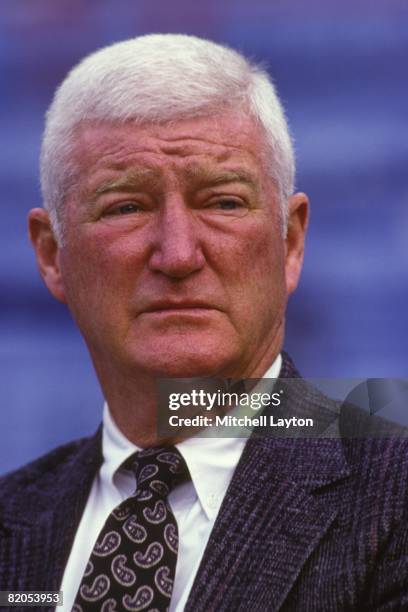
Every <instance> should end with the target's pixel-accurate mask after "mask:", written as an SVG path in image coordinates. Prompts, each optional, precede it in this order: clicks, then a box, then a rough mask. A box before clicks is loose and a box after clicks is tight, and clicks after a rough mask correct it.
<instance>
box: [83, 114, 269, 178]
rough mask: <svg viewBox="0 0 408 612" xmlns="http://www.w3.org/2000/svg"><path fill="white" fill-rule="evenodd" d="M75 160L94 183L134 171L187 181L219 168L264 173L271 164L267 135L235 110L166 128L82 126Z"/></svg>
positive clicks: (146, 126) (150, 125) (162, 126)
mask: <svg viewBox="0 0 408 612" xmlns="http://www.w3.org/2000/svg"><path fill="white" fill-rule="evenodd" d="M76 157H77V161H78V163H79V170H80V173H81V174H82V177H83V178H86V179H87V180H92V181H93V180H96V181H97V180H98V177H100V178H106V174H114V175H116V174H117V173H121V172H124V171H127V170H129V169H130V168H133V169H135V168H136V169H138V168H139V169H143V168H144V169H145V171H148V172H149V173H151V174H152V176H153V175H154V174H156V175H158V176H159V175H160V174H161V173H162V172H165V171H166V170H167V169H171V170H173V171H176V172H178V173H180V174H181V175H182V176H183V178H184V179H185V180H188V179H189V178H194V177H195V176H196V175H197V174H201V175H202V176H205V174H206V173H207V172H208V173H212V172H213V171H214V169H217V168H223V169H224V170H228V169H230V170H233V169H235V168H241V169H242V170H243V171H247V172H248V173H251V172H252V173H253V174H260V173H262V172H263V170H264V168H265V164H266V161H265V157H266V156H265V143H264V136H263V132H262V131H261V129H260V128H259V126H258V125H257V124H256V123H255V122H254V121H253V120H252V118H249V117H248V116H245V115H243V114H242V113H234V112H230V113H225V114H221V115H215V116H213V117H202V118H195V119H188V120H182V121H175V122H172V123H169V124H165V125H160V124H145V125H137V124H135V123H133V122H129V123H125V124H117V123H107V122H104V123H102V124H98V125H97V124H92V123H86V124H82V125H81V126H80V127H79V129H78V132H77V140H76ZM102 175H103V176H102Z"/></svg>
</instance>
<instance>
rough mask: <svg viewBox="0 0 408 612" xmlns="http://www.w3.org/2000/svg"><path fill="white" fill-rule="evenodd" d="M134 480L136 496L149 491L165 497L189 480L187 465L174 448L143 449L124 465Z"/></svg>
mask: <svg viewBox="0 0 408 612" xmlns="http://www.w3.org/2000/svg"><path fill="white" fill-rule="evenodd" d="M123 467H124V468H126V469H129V470H131V471H132V472H133V473H134V475H135V478H136V494H140V493H141V492H142V491H151V492H153V493H154V494H155V495H158V496H160V497H167V495H168V494H169V493H170V491H171V490H172V489H173V488H174V487H176V486H177V485H179V484H181V483H182V482H185V481H187V480H189V479H190V473H189V471H188V467H187V464H186V462H185V460H184V459H183V457H182V455H181V453H180V452H179V450H178V449H177V448H176V447H175V446H169V447H167V448H145V449H143V450H141V451H138V452H137V453H135V454H134V455H132V456H131V457H129V459H128V460H127V461H126V462H125V463H124V465H123Z"/></svg>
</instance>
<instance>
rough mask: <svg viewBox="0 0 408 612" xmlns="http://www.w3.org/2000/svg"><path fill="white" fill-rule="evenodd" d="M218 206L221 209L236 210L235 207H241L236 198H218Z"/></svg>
mask: <svg viewBox="0 0 408 612" xmlns="http://www.w3.org/2000/svg"><path fill="white" fill-rule="evenodd" d="M218 207H219V208H221V210H236V209H237V208H241V204H240V203H239V202H237V201H236V200H220V201H219V202H218Z"/></svg>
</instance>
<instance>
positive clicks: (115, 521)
mask: <svg viewBox="0 0 408 612" xmlns="http://www.w3.org/2000/svg"><path fill="white" fill-rule="evenodd" d="M123 467H124V468H126V469H131V470H132V471H133V472H134V474H135V477H136V491H135V493H134V494H133V495H132V496H131V497H129V498H128V499H126V500H125V501H123V502H122V503H121V504H120V505H119V506H117V507H116V508H115V509H114V510H113V511H112V513H111V514H110V515H109V516H108V518H107V520H106V522H105V525H104V527H103V529H102V531H101V533H100V534H99V537H98V539H97V542H96V544H95V546H94V548H93V551H92V553H91V556H90V559H89V561H88V564H87V566H86V569H85V573H84V576H83V578H82V582H81V585H80V587H79V590H78V593H77V596H76V599H75V604H74V607H73V609H72V610H73V612H88V611H93V610H95V611H96V610H98V612H116V611H118V612H119V611H120V610H129V611H131V612H139V611H142V610H143V611H146V612H164V611H166V610H168V607H169V604H170V598H171V594H172V590H173V581H174V576H175V571H176V562H177V551H178V530H177V523H176V519H175V517H174V515H173V512H172V510H171V508H170V505H169V503H168V501H167V496H168V494H169V493H170V491H171V490H172V489H173V488H174V487H175V486H176V485H177V484H180V483H181V482H183V481H186V480H188V479H189V478H190V475H189V472H188V468H187V465H186V463H185V461H184V459H183V457H182V456H181V454H180V453H179V451H178V450H177V449H176V448H175V447H168V448H150V449H144V450H142V451H139V452H137V453H135V454H134V455H132V456H131V457H130V458H129V459H128V460H127V461H126V462H125V463H124V465H123Z"/></svg>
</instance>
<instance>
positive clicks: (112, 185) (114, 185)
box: [89, 168, 161, 203]
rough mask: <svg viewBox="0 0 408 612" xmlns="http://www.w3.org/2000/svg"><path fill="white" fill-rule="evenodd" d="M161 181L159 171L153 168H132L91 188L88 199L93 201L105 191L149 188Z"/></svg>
mask: <svg viewBox="0 0 408 612" xmlns="http://www.w3.org/2000/svg"><path fill="white" fill-rule="evenodd" d="M160 182H161V176H160V172H158V171H157V170H155V169H153V168H136V169H135V168H133V169H132V170H129V172H126V174H124V175H122V176H120V177H118V178H114V179H111V180H108V181H105V182H103V183H101V184H100V185H99V186H98V187H97V188H96V189H95V190H93V192H92V194H91V196H90V198H89V201H90V203H93V202H95V200H97V198H98V197H99V196H101V195H104V194H105V193H112V192H115V191H137V190H138V189H143V188H145V187H147V186H149V187H150V188H151V187H152V186H153V187H155V186H157V185H159V184H160Z"/></svg>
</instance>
